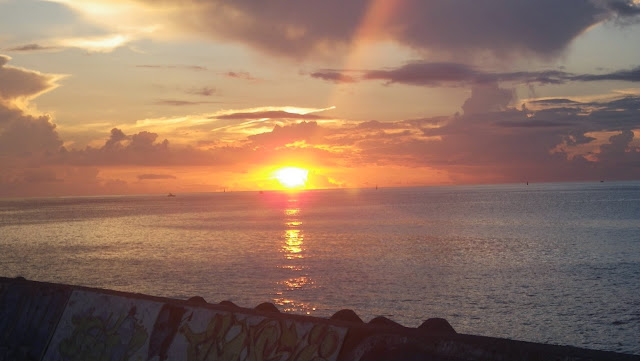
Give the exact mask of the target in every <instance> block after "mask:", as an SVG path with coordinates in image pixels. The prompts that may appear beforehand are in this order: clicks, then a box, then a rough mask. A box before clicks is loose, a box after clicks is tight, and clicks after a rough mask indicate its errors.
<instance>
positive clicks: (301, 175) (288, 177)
mask: <svg viewBox="0 0 640 361" xmlns="http://www.w3.org/2000/svg"><path fill="white" fill-rule="evenodd" d="M308 176H309V171H308V170H307V169H303V168H298V167H284V168H280V169H278V170H276V171H275V172H274V177H275V178H276V179H277V180H278V182H280V184H281V185H282V186H283V187H285V188H288V189H294V188H303V187H305V186H306V184H307V177H308Z"/></svg>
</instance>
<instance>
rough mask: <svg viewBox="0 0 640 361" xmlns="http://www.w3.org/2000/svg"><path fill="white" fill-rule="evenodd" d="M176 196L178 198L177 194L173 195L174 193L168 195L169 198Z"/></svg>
mask: <svg viewBox="0 0 640 361" xmlns="http://www.w3.org/2000/svg"><path fill="white" fill-rule="evenodd" d="M175 196H176V195H175V194H173V193H169V194H167V197H175Z"/></svg>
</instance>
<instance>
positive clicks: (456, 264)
mask: <svg viewBox="0 0 640 361" xmlns="http://www.w3.org/2000/svg"><path fill="white" fill-rule="evenodd" d="M0 275H3V276H7V277H13V276H17V275H21V276H24V277H26V278H27V279H32V280H40V281H51V282H60V283H68V284H77V285H86V286H92V287H102V288H110V289H117V290H123V291H135V292H141V293H147V294H153V295H158V296H166V297H174V298H188V297H191V296H194V295H200V296H202V297H204V298H205V299H206V300H208V301H209V302H219V301H222V300H231V301H233V302H235V303H236V304H238V305H240V306H244V307H254V306H255V305H257V304H259V303H262V302H265V301H270V302H273V303H275V304H277V305H278V307H279V308H280V309H281V310H283V311H288V312H296V313H309V314H312V315H316V316H329V315H331V314H333V313H335V312H336V311H338V310H340V309H343V308H351V309H353V310H355V311H356V312H357V313H358V314H359V315H360V316H361V317H362V318H363V319H364V320H365V321H368V320H369V319H371V318H373V317H374V316H378V315H383V316H387V317H389V318H391V319H393V320H395V321H397V322H400V323H402V324H404V325H406V326H411V327H415V326H418V325H420V323H421V322H422V321H423V320H425V319H427V318H429V317H444V318H446V319H447V320H448V321H449V322H450V323H451V324H452V325H453V327H454V328H455V329H456V330H457V331H458V332H462V333H471V334H480V335H487V336H496V337H507V338H513V339H519V340H527V341H535V342H547V343H554V344H563V345H574V346H581V347H587V348H593V349H601V350H612V351H618V352H626V353H634V354H640V182H627V183H590V184H587V183H571V184H568V183H565V184H538V185H536V184H532V185H529V186H526V185H506V186H474V187H432V188H401V189H384V188H383V189H379V190H377V191H376V190H373V189H367V190H326V191H309V192H305V193H299V194H282V193H271V192H265V193H264V194H259V193H258V192H243V193H214V194H184V195H183V194H179V195H178V196H177V197H175V198H169V197H166V196H126V197H124V196H123V197H90V198H86V197H85V198H50V199H9V200H0Z"/></svg>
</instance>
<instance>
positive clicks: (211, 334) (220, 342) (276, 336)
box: [169, 309, 346, 361]
mask: <svg viewBox="0 0 640 361" xmlns="http://www.w3.org/2000/svg"><path fill="white" fill-rule="evenodd" d="M345 333H346V329H343V328H338V327H334V326H329V325H326V324H314V323H310V322H295V321H292V320H286V319H282V318H279V317H278V318H265V317H261V316H255V315H247V314H241V313H228V312H218V311H214V310H202V309H193V310H190V311H189V312H188V313H186V316H185V318H184V321H183V322H182V324H181V325H180V327H179V329H178V333H177V335H176V337H175V340H174V342H173V344H172V345H171V348H170V350H169V358H170V359H184V360H188V361H208V360H247V361H259V360H289V361H311V360H318V361H321V360H327V361H329V360H335V359H336V358H337V356H338V353H339V351H340V348H341V345H342V341H343V339H344V335H345Z"/></svg>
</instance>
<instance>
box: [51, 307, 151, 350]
mask: <svg viewBox="0 0 640 361" xmlns="http://www.w3.org/2000/svg"><path fill="white" fill-rule="evenodd" d="M112 316H113V314H110V315H109V317H107V318H106V319H103V318H100V317H98V316H93V315H91V314H89V315H85V316H73V317H72V319H71V322H72V324H73V326H74V328H73V332H72V334H71V336H70V337H69V338H66V339H64V340H62V341H61V342H60V344H59V345H58V351H59V352H60V355H61V356H62V357H63V359H64V360H69V361H116V360H117V361H127V360H129V359H130V358H131V356H133V355H134V354H135V353H136V352H137V351H138V350H139V349H140V348H141V347H142V346H143V345H144V344H145V342H146V341H147V337H148V333H147V331H146V330H145V328H144V327H143V326H142V325H141V324H140V322H139V321H138V320H137V319H136V318H135V308H132V309H131V310H130V311H129V313H128V314H126V315H125V314H121V315H120V316H119V317H118V319H117V320H116V321H115V322H111V320H112Z"/></svg>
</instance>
